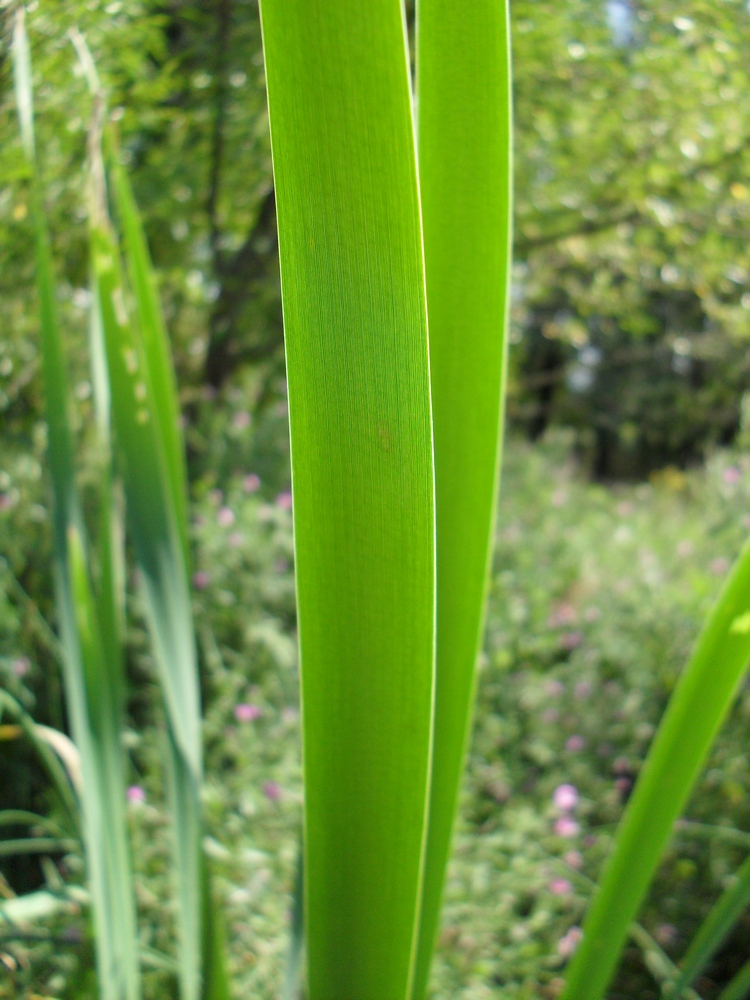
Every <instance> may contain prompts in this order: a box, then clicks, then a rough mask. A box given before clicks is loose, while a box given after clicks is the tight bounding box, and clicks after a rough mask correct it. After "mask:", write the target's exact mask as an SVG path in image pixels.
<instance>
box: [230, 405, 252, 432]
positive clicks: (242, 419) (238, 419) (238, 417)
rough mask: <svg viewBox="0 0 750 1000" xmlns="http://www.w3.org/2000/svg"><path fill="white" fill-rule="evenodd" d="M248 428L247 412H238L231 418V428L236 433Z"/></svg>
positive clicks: (248, 417)
mask: <svg viewBox="0 0 750 1000" xmlns="http://www.w3.org/2000/svg"><path fill="white" fill-rule="evenodd" d="M249 426H250V414H249V413H248V412H247V410H238V411H237V413H235V415H234V416H233V417H232V427H233V428H234V429H235V430H236V431H244V429H245V428H246V427H249Z"/></svg>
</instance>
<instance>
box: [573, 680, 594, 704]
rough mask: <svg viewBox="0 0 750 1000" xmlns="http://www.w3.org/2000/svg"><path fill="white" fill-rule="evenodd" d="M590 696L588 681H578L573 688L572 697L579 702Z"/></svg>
mask: <svg viewBox="0 0 750 1000" xmlns="http://www.w3.org/2000/svg"><path fill="white" fill-rule="evenodd" d="M590 694H591V684H590V683H589V682H588V681H579V682H578V683H577V684H576V686H575V687H574V688H573V697H574V698H577V699H578V700H579V701H584V700H585V699H586V698H588V696H589V695H590Z"/></svg>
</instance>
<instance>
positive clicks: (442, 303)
mask: <svg viewBox="0 0 750 1000" xmlns="http://www.w3.org/2000/svg"><path fill="white" fill-rule="evenodd" d="M509 41H510V32H509V23H508V9H507V2H506V0H475V2H474V3H472V4H470V5H468V6H467V5H465V4H463V5H462V4H455V3H452V2H450V0H418V3H417V109H418V112H417V119H418V133H417V134H418V149H419V182H420V188H421V198H422V221H423V226H424V248H425V270H426V275H427V305H428V313H429V329H430V374H431V383H432V408H433V420H434V433H435V498H436V514H437V675H436V692H435V749H434V755H433V762H432V785H431V791H430V821H429V833H428V839H427V854H426V863H425V881H424V898H423V908H422V919H421V925H420V937H419V955H418V963H417V974H416V978H415V987H414V996H415V997H422V996H424V994H425V991H426V987H427V978H428V973H429V966H430V959H431V956H432V951H433V946H434V941H435V936H436V932H437V927H438V921H439V913H440V900H441V895H442V890H443V882H444V879H445V868H446V864H447V860H448V856H449V852H450V843H451V833H452V830H453V823H454V817H455V812H456V801H457V797H458V789H459V783H460V778H461V772H462V769H463V763H464V756H465V751H466V742H467V736H468V732H469V728H470V721H471V709H472V704H473V692H474V675H475V665H476V660H477V654H478V651H479V643H480V640H481V632H482V625H483V618H484V603H485V594H486V587H487V577H488V568H489V559H490V541H491V535H492V528H493V524H494V519H495V504H496V493H497V479H498V465H499V458H500V444H501V435H502V409H503V394H504V383H505V357H506V345H505V325H506V313H507V297H508V277H509V263H510V228H511V108H510V48H509Z"/></svg>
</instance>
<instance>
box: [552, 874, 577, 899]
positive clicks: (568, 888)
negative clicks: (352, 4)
mask: <svg viewBox="0 0 750 1000" xmlns="http://www.w3.org/2000/svg"><path fill="white" fill-rule="evenodd" d="M547 888H548V889H549V891H550V892H551V893H552V895H553V896H567V894H568V893H569V892H572V891H573V886H572V885H571V884H570V882H568V880H567V879H566V878H553V879H552V881H551V882H550V883H549V885H548V886H547Z"/></svg>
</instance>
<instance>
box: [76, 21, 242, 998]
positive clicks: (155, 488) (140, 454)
mask: <svg viewBox="0 0 750 1000" xmlns="http://www.w3.org/2000/svg"><path fill="white" fill-rule="evenodd" d="M74 41H76V39H74ZM76 47H77V49H78V50H79V54H80V53H81V52H83V53H84V55H85V56H86V58H87V59H88V61H89V63H90V64H91V66H92V67H93V60H92V59H91V57H90V54H89V53H88V49H87V48H86V45H85V41H84V40H83V38H82V36H78V37H77V41H76ZM88 76H89V78H90V80H91V82H92V86H96V87H97V88H98V78H97V77H96V73H95V70H93V72H92V71H89V73H88ZM94 99H95V120H94V125H93V126H92V132H91V136H90V142H89V163H90V171H91V177H90V213H89V219H90V237H91V250H92V262H93V275H94V289H95V294H94V298H95V301H96V302H97V303H98V309H99V314H100V317H101V330H102V331H103V335H104V342H105V345H106V347H105V352H104V353H105V355H106V360H107V368H108V373H109V387H110V396H109V404H110V407H111V415H112V421H113V426H114V432H115V438H116V444H117V458H118V466H119V468H120V470H121V472H122V477H123V482H124V487H125V496H126V505H127V515H128V519H129V523H130V526H131V531H132V537H133V542H134V547H135V553H136V558H137V561H138V566H139V569H140V572H141V579H142V584H143V590H144V595H145V599H146V600H145V605H146V613H147V617H148V623H149V629H150V634H151V639H152V644H153V648H154V656H155V660H156V664H157V667H158V670H159V677H160V684H161V688H162V692H163V695H164V699H165V703H166V708H167V720H168V726H169V736H168V754H167V760H168V768H169V776H170V791H171V801H172V815H173V826H174V837H175V859H176V868H177V872H176V874H177V892H178V899H179V906H178V922H179V930H180V934H179V938H180V941H179V950H180V961H179V968H180V989H181V994H182V996H183V998H184V1000H197V998H198V997H199V996H201V997H203V998H204V1000H224V998H226V997H227V996H228V981H227V977H226V971H225V966H224V947H223V937H222V929H221V916H220V913H218V912H215V910H214V907H213V901H212V899H211V889H210V877H209V873H208V869H207V867H206V860H205V858H204V857H203V851H202V838H203V821H202V814H201V805H200V787H201V782H202V778H203V750H202V738H201V718H200V696H199V688H198V664H197V652H196V646H195V635H194V626H193V615H192V606H191V601H190V589H189V582H188V570H187V567H188V544H187V519H186V518H187V493H186V477H185V464H184V455H183V447H182V439H181V435H180V430H179V407H178V403H177V395H176V386H175V378H174V371H173V369H172V366H171V360H170V356H169V346H168V340H167V335H166V330H165V327H164V324H163V320H162V317H161V311H160V307H159V302H158V297H157V292H156V283H155V278H154V274H153V270H152V267H151V262H150V259H149V256H148V250H147V247H146V241H145V237H144V234H143V227H142V224H141V221H140V216H139V213H138V209H137V206H136V204H135V200H134V198H133V195H132V191H131V189H130V184H129V181H128V179H127V176H126V174H125V172H124V170H123V169H122V167H121V166H120V164H119V161H118V159H117V149H116V145H115V143H114V140H112V139H111V140H110V143H109V145H110V170H111V176H113V178H114V189H115V195H116V200H117V204H118V208H119V213H120V221H121V223H122V226H123V230H124V232H125V252H126V258H127V262H128V269H129V272H130V275H131V277H132V281H133V286H134V289H135V302H136V312H137V316H136V317H130V316H129V315H128V310H127V301H128V298H127V290H126V287H125V281H124V275H123V273H122V268H121V264H120V248H119V245H118V241H117V238H116V235H115V233H114V230H113V228H112V224H111V222H110V219H109V214H108V210H107V197H106V187H105V174H104V164H103V161H102V156H101V148H100V138H101V124H102V120H103V118H104V113H105V108H104V99H103V95H102V93H101V91H100V90H98V89H97V90H96V91H95V95H94ZM136 320H137V321H136Z"/></svg>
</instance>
